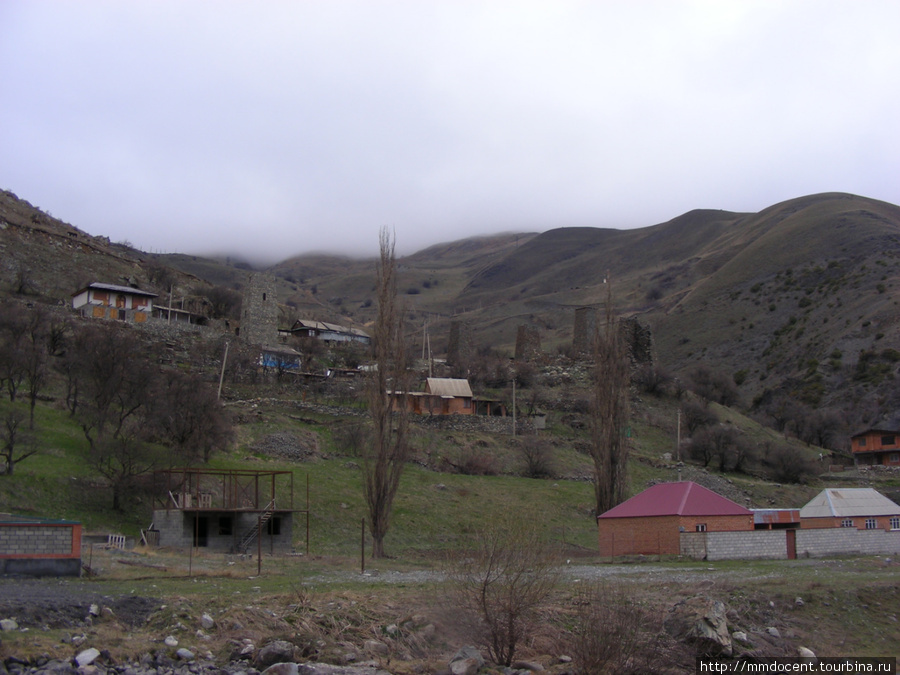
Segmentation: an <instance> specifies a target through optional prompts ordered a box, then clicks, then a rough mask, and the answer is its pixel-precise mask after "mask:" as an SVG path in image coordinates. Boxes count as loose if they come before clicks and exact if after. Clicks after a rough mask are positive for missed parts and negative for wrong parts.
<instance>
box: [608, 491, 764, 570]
mask: <svg viewBox="0 0 900 675" xmlns="http://www.w3.org/2000/svg"><path fill="white" fill-rule="evenodd" d="M597 527H598V531H599V538H600V555H603V556H616V555H641V554H643V555H678V554H679V553H680V552H681V534H682V533H683V532H743V531H752V530H753V529H754V525H753V512H752V511H751V510H750V509H747V508H744V507H743V506H741V505H740V504H737V503H735V502H733V501H731V500H730V499H726V498H725V497H723V496H721V495H719V494H716V493H715V492H713V491H712V490H709V489H707V488H705V487H703V486H702V485H698V484H697V483H694V482H691V481H683V482H678V483H659V484H658V485H654V486H652V487H649V488H647V489H646V490H644V491H643V492H641V493H640V494H637V495H635V496H634V497H632V498H631V499H628V500H627V501H624V502H622V503H621V504H619V505H618V506H616V507H614V508H612V509H610V510H609V511H607V512H605V513H603V514H601V515H600V516H599V517H598V518H597Z"/></svg>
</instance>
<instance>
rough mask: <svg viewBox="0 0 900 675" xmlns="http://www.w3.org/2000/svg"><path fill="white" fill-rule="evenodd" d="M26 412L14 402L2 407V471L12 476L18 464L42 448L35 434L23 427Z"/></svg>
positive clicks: (0, 431)
mask: <svg viewBox="0 0 900 675" xmlns="http://www.w3.org/2000/svg"><path fill="white" fill-rule="evenodd" d="M24 421H25V413H24V412H23V411H22V410H21V409H20V408H19V407H17V406H16V405H14V404H5V405H3V407H2V408H0V460H2V462H3V466H2V471H0V473H3V474H6V475H7V476H11V475H12V473H13V469H14V468H15V466H16V464H18V463H19V462H21V461H22V460H24V459H28V458H29V457H31V456H32V455H34V454H37V452H38V450H39V449H40V448H39V447H38V445H37V442H36V440H35V438H34V436H33V435H31V434H30V433H28V431H26V430H25V429H24V428H23V422H24Z"/></svg>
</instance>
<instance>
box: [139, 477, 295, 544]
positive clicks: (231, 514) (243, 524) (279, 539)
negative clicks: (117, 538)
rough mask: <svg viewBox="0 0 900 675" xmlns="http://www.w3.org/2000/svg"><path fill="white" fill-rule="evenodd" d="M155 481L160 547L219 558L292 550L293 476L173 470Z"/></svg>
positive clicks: (155, 521)
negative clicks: (217, 553)
mask: <svg viewBox="0 0 900 675" xmlns="http://www.w3.org/2000/svg"><path fill="white" fill-rule="evenodd" d="M154 479H155V490H154V505H153V527H152V531H153V532H154V533H155V535H156V537H158V543H159V545H160V546H168V547H172V548H189V547H191V546H196V547H199V548H206V549H209V550H213V551H220V552H223V553H246V552H248V551H255V550H256V548H257V547H259V548H261V549H262V550H263V551H264V552H266V553H287V552H289V551H290V550H291V547H292V545H293V544H292V542H293V524H294V513H296V512H297V511H296V510H295V509H294V474H293V473H292V472H291V471H257V470H251V469H223V470H214V469H194V468H189V469H171V470H168V471H158V472H156V474H155V475H154ZM305 513H307V514H308V513H309V509H308V504H307V508H306V510H305ZM307 531H308V521H307Z"/></svg>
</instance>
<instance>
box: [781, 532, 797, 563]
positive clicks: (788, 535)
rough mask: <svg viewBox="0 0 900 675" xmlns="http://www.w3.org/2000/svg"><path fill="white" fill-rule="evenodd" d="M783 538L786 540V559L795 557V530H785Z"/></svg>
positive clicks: (794, 558)
mask: <svg viewBox="0 0 900 675" xmlns="http://www.w3.org/2000/svg"><path fill="white" fill-rule="evenodd" d="M784 534H785V540H786V541H787V557H788V560H796V559H797V530H785V531H784Z"/></svg>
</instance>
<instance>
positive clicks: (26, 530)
mask: <svg viewBox="0 0 900 675" xmlns="http://www.w3.org/2000/svg"><path fill="white" fill-rule="evenodd" d="M76 529H77V532H76ZM80 532H81V526H80V525H45V524H25V523H21V524H10V525H0V558H26V557H34V558H37V557H76V556H79V555H80V554H81V551H80V548H81V538H80Z"/></svg>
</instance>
